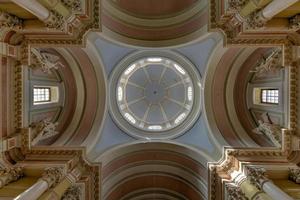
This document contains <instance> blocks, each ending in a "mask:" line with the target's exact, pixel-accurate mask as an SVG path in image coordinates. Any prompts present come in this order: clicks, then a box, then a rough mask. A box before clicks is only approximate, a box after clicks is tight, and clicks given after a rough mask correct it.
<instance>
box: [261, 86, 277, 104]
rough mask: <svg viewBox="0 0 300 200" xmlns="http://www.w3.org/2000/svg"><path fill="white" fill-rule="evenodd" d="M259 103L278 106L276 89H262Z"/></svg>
mask: <svg viewBox="0 0 300 200" xmlns="http://www.w3.org/2000/svg"><path fill="white" fill-rule="evenodd" d="M261 103H267V104H278V103H279V95H278V89H262V90H261Z"/></svg>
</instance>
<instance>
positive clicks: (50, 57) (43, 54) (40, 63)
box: [30, 48, 64, 74]
mask: <svg viewBox="0 0 300 200" xmlns="http://www.w3.org/2000/svg"><path fill="white" fill-rule="evenodd" d="M31 58H32V60H31V65H30V67H41V68H42V71H43V72H45V73H48V74H50V73H51V70H54V69H56V70H57V69H58V68H59V67H64V66H63V64H62V63H61V62H60V58H59V56H57V55H54V54H52V53H49V52H47V51H43V50H40V49H36V48H31Z"/></svg>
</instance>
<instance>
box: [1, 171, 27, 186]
mask: <svg viewBox="0 0 300 200" xmlns="http://www.w3.org/2000/svg"><path fill="white" fill-rule="evenodd" d="M23 175H24V173H23V167H13V168H7V169H1V170H0V188H1V187H3V186H5V185H7V184H8V183H10V182H13V181H17V180H18V179H19V178H21V177H22V176H23Z"/></svg>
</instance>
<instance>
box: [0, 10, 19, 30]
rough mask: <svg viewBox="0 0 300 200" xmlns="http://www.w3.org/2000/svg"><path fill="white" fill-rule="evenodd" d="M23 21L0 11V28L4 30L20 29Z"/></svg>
mask: <svg viewBox="0 0 300 200" xmlns="http://www.w3.org/2000/svg"><path fill="white" fill-rule="evenodd" d="M22 24H23V21H22V20H21V19H20V18H18V17H16V16H14V15H11V14H9V13H7V12H3V11H0V26H1V27H6V28H21V27H22Z"/></svg>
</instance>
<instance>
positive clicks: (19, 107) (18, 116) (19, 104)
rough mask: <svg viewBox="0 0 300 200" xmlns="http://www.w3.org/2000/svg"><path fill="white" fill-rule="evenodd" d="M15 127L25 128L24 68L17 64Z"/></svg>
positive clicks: (15, 70) (15, 71) (15, 76)
mask: <svg viewBox="0 0 300 200" xmlns="http://www.w3.org/2000/svg"><path fill="white" fill-rule="evenodd" d="M14 68H15V69H14V112H15V114H14V127H15V129H19V128H21V127H22V126H23V106H24V104H23V66H22V65H21V63H20V62H17V63H16V65H15V66H14Z"/></svg>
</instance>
